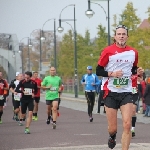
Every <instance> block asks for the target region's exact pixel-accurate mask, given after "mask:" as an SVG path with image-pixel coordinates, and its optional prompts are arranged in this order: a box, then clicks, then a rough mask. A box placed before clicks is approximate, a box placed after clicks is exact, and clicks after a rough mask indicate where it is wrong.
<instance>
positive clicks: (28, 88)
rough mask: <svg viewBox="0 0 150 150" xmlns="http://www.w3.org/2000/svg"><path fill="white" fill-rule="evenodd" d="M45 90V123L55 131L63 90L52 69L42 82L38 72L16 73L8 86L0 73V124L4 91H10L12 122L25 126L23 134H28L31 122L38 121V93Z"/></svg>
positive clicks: (58, 78)
mask: <svg viewBox="0 0 150 150" xmlns="http://www.w3.org/2000/svg"><path fill="white" fill-rule="evenodd" d="M41 89H43V90H45V99H46V105H47V115H48V117H47V120H46V123H47V124H50V122H52V128H53V129H56V120H57V116H58V114H59V112H58V109H59V104H60V95H61V92H62V90H63V87H62V81H61V78H60V77H58V76H56V70H55V68H54V67H51V68H50V75H49V76H47V77H45V78H44V79H43V81H42V80H41V79H40V78H39V77H38V72H33V73H32V72H30V71H27V72H25V73H24V75H23V74H22V73H19V72H17V73H16V78H15V79H13V80H12V81H11V83H10V85H9V86H8V83H7V82H6V80H4V79H3V78H2V72H0V123H2V114H3V106H4V102H5V100H4V90H10V91H11V93H12V104H13V120H15V121H17V122H18V124H19V126H23V125H24V123H23V122H24V121H26V124H25V131H24V132H25V134H30V129H29V127H30V124H31V121H32V120H34V121H37V120H38V104H39V101H40V93H41V92H40V91H41Z"/></svg>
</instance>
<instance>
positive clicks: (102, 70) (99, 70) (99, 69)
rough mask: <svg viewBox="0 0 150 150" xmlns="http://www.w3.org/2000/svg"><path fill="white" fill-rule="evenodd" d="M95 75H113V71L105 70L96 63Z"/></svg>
mask: <svg viewBox="0 0 150 150" xmlns="http://www.w3.org/2000/svg"><path fill="white" fill-rule="evenodd" d="M96 75H97V76H102V77H114V76H115V75H114V72H108V71H105V69H104V67H103V66H100V65H98V66H97V67H96Z"/></svg>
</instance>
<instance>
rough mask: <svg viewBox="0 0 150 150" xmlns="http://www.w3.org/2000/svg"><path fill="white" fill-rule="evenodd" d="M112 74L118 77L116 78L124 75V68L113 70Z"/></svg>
mask: <svg viewBox="0 0 150 150" xmlns="http://www.w3.org/2000/svg"><path fill="white" fill-rule="evenodd" d="M112 76H113V77H116V78H120V77H122V76H123V71H122V70H118V71H116V72H113V73H112Z"/></svg>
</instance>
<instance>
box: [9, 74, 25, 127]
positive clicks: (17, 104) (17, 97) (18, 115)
mask: <svg viewBox="0 0 150 150" xmlns="http://www.w3.org/2000/svg"><path fill="white" fill-rule="evenodd" d="M22 79H23V75H22V74H21V73H20V74H19V75H18V79H17V80H15V81H14V84H13V85H12V86H11V88H10V91H11V92H12V93H15V89H16V87H17V85H18V84H19V82H20V81H21V80H22ZM20 98H21V93H17V94H14V112H15V119H16V121H18V122H19V125H20V126H22V125H23V124H22V121H20V119H21V117H22V114H21V107H20V106H21V105H20Z"/></svg>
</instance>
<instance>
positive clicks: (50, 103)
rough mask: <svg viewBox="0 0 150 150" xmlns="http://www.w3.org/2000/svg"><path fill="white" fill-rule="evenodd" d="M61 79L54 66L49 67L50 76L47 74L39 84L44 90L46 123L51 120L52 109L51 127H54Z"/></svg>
mask: <svg viewBox="0 0 150 150" xmlns="http://www.w3.org/2000/svg"><path fill="white" fill-rule="evenodd" d="M61 85H62V81H61V78H60V77H58V76H56V69H55V68H54V67H51V68H50V76H47V77H45V78H44V79H43V82H42V83H41V86H42V88H43V89H44V90H46V95H45V99H46V105H47V115H48V118H47V120H46V123H47V124H50V120H51V110H52V117H53V122H52V126H53V127H52V128H53V129H56V120H57V108H58V102H59V92H61Z"/></svg>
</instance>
